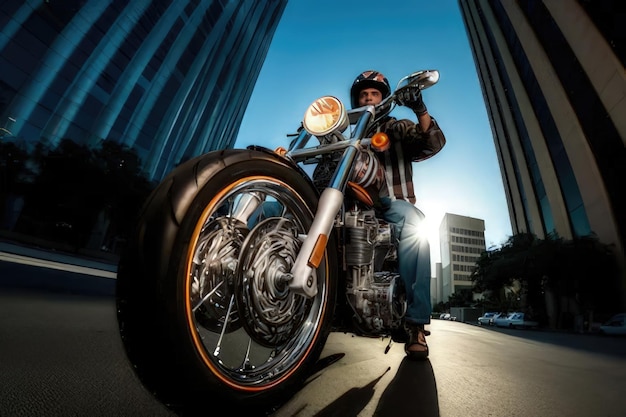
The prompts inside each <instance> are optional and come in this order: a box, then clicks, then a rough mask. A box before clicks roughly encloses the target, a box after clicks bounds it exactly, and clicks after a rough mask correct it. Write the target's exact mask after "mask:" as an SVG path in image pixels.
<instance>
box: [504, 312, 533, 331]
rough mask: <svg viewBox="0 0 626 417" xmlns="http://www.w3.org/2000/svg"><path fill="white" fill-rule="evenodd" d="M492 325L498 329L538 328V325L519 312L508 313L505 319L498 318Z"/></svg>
mask: <svg viewBox="0 0 626 417" xmlns="http://www.w3.org/2000/svg"><path fill="white" fill-rule="evenodd" d="M494 324H495V325H496V326H498V327H510V328H530V327H537V326H539V323H537V322H536V321H533V320H528V318H527V317H526V315H525V314H524V313H520V312H514V313H509V314H508V315H507V316H506V317H498V318H496V319H495V320H494Z"/></svg>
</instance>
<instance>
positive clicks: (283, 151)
mask: <svg viewBox="0 0 626 417" xmlns="http://www.w3.org/2000/svg"><path fill="white" fill-rule="evenodd" d="M274 152H275V153H277V154H278V155H280V156H285V155H287V149H285V148H283V147H282V146H279V147H278V148H276V149H275V150H274Z"/></svg>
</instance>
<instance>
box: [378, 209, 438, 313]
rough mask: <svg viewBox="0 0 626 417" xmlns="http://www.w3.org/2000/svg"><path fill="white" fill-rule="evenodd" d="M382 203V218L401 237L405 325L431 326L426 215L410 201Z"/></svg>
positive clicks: (400, 256)
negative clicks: (383, 208) (392, 225)
mask: <svg viewBox="0 0 626 417" xmlns="http://www.w3.org/2000/svg"><path fill="white" fill-rule="evenodd" d="M381 201H382V203H383V207H385V208H386V210H385V211H384V212H383V218H384V219H385V220H386V221H387V222H389V223H393V224H395V225H396V228H397V232H398V235H399V236H400V245H399V247H398V261H399V264H400V265H399V266H400V276H401V277H402V280H403V281H404V284H405V286H406V292H407V294H406V296H407V304H408V310H407V313H406V324H407V325H414V324H428V323H430V313H431V301H430V280H431V277H430V245H429V243H428V237H427V236H425V235H423V233H424V232H423V231H421V233H420V223H422V221H423V220H424V214H423V213H422V212H421V211H420V210H419V209H418V208H417V207H415V206H414V205H413V204H411V203H409V202H408V201H404V200H393V201H392V200H390V199H389V198H386V197H383V198H381ZM387 207H388V208H387Z"/></svg>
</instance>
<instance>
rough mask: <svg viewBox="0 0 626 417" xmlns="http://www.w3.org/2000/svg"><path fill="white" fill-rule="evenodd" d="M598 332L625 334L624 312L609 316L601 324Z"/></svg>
mask: <svg viewBox="0 0 626 417" xmlns="http://www.w3.org/2000/svg"><path fill="white" fill-rule="evenodd" d="M600 334H606V335H626V313H619V314H616V315H614V316H613V317H611V318H610V319H609V320H608V321H606V322H605V323H604V324H603V325H602V326H600Z"/></svg>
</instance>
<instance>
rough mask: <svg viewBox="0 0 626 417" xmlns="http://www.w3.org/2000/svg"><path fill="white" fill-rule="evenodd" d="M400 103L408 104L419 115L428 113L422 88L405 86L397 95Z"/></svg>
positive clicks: (402, 104)
mask: <svg viewBox="0 0 626 417" xmlns="http://www.w3.org/2000/svg"><path fill="white" fill-rule="evenodd" d="M396 99H397V102H398V104H399V105H401V106H406V107H408V108H409V109H411V110H413V111H414V112H415V113H417V114H418V115H421V114H424V113H426V111H427V110H426V105H425V104H424V100H422V90H420V89H419V88H417V87H410V88H404V89H403V90H402V91H399V92H398V93H397V95H396Z"/></svg>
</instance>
